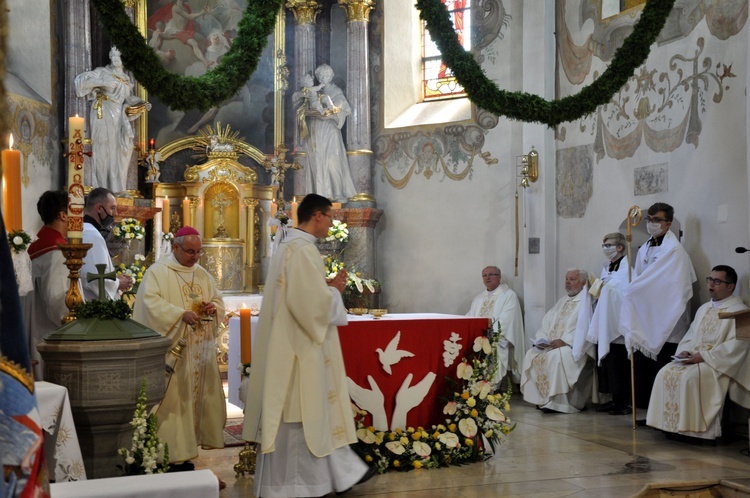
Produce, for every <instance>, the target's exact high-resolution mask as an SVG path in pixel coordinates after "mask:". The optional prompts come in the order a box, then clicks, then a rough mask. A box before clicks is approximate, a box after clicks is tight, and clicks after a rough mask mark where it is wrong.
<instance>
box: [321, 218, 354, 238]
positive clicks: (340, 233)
mask: <svg viewBox="0 0 750 498" xmlns="http://www.w3.org/2000/svg"><path fill="white" fill-rule="evenodd" d="M323 240H325V241H326V242H333V241H339V242H343V243H346V242H348V241H349V229H348V228H346V223H342V222H340V221H339V220H333V226H332V227H331V228H329V229H328V235H326V238H325V239H323Z"/></svg>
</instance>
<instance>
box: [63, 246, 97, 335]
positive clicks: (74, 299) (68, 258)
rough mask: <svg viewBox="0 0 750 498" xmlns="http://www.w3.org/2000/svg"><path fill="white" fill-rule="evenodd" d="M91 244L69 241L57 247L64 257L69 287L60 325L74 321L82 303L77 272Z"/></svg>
mask: <svg viewBox="0 0 750 498" xmlns="http://www.w3.org/2000/svg"><path fill="white" fill-rule="evenodd" d="M91 246H92V244H82V243H81V242H80V240H74V239H71V241H70V242H68V243H67V244H59V245H58V246H57V247H59V248H60V250H61V251H62V253H63V256H65V266H67V267H68V270H70V273H69V274H68V279H70V287H68V292H67V293H66V294H65V306H67V307H68V314H67V315H65V316H64V317H63V319H62V325H65V324H67V323H70V322H72V321H73V320H75V319H76V311H75V310H76V308H77V307H78V305H79V304H81V303H82V302H83V296H82V295H81V291H80V288H79V286H78V281H79V280H80V279H81V276H80V274H79V273H78V271H79V270H80V269H81V267H82V266H83V258H84V257H86V253H87V252H88V251H89V249H91Z"/></svg>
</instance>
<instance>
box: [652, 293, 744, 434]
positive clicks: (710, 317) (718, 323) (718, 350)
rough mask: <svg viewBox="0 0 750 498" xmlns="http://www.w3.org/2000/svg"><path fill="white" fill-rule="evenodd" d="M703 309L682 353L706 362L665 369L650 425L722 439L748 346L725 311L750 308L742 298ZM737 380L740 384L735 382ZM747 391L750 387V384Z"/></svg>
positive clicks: (659, 377) (654, 394)
mask: <svg viewBox="0 0 750 498" xmlns="http://www.w3.org/2000/svg"><path fill="white" fill-rule="evenodd" d="M713 304H714V303H713V302H708V303H706V304H704V305H703V306H701V307H700V308H699V309H698V313H696V315H695V320H693V323H692V325H691V326H690V329H689V330H688V332H687V334H686V335H685V337H684V339H683V340H682V341H681V342H680V344H679V345H678V346H677V352H678V353H680V352H682V351H688V352H690V353H700V354H701V356H702V357H703V359H704V361H703V362H702V363H694V364H685V363H681V362H672V363H670V364H668V365H666V366H665V367H664V368H662V369H661V370H659V373H658V374H657V376H656V382H655V383H654V389H653V391H652V392H651V400H650V401H649V404H648V415H647V417H646V423H647V424H648V425H650V426H652V427H656V428H657V429H661V430H663V431H667V432H675V433H681V434H685V435H689V436H693V437H702V438H706V439H715V438H717V437H719V436H721V423H720V421H719V419H720V417H721V410H722V408H723V406H724V399H725V397H726V394H727V389H728V388H729V384H730V383H731V382H734V380H736V379H737V376H738V372H739V371H740V369H741V367H742V365H743V363H744V362H745V359H746V356H747V351H748V346H750V343H748V342H747V341H741V340H737V339H736V337H735V323H734V320H733V319H725V320H721V319H719V317H718V315H719V312H720V311H726V312H735V311H741V310H743V309H747V306H745V304H744V303H743V302H742V300H741V299H740V298H738V297H735V296H731V297H728V298H727V299H725V300H724V301H722V302H721V303H718V305H717V306H716V307H715V306H713ZM733 379H734V380H733ZM744 382H745V385H744V389H748V388H750V384H748V383H747V379H745V380H744Z"/></svg>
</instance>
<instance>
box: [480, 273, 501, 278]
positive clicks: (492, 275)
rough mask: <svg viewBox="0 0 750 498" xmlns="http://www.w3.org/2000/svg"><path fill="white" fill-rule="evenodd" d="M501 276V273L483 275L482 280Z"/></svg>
mask: <svg viewBox="0 0 750 498" xmlns="http://www.w3.org/2000/svg"><path fill="white" fill-rule="evenodd" d="M499 276H500V274H499V273H482V278H487V277H499Z"/></svg>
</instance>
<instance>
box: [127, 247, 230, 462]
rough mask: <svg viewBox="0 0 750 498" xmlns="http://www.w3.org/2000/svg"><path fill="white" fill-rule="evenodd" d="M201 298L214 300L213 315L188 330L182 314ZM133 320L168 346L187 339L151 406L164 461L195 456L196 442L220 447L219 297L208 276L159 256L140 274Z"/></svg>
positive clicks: (221, 312) (223, 410) (223, 406)
mask: <svg viewBox="0 0 750 498" xmlns="http://www.w3.org/2000/svg"><path fill="white" fill-rule="evenodd" d="M201 301H204V302H213V303H214V304H216V316H215V317H214V318H213V319H212V320H211V321H204V322H201V324H200V325H199V326H197V327H196V328H195V329H193V328H192V327H190V326H189V325H187V324H186V323H185V322H183V321H182V315H183V313H185V311H187V310H193V311H195V309H194V308H193V304H194V303H197V304H198V305H200V303H201ZM199 314H200V313H199ZM133 319H134V320H135V321H137V322H140V323H142V324H144V325H146V326H147V327H150V328H152V329H153V330H155V331H156V332H158V333H160V334H161V335H164V336H167V337H169V338H170V339H172V347H174V346H175V345H177V342H178V341H179V340H180V339H181V338H183V337H185V338H186V339H187V346H185V348H184V349H183V350H182V358H181V359H180V360H178V361H177V364H176V365H175V371H174V373H173V374H172V376H171V377H170V379H169V382H168V384H167V390H166V393H165V395H164V399H163V400H162V402H161V403H159V404H158V405H157V406H156V407H155V408H154V410H155V412H156V416H157V417H158V419H159V420H158V433H159V438H161V440H162V441H163V442H164V443H167V444H168V445H169V460H170V461H171V462H183V461H186V460H190V459H192V458H195V457H197V456H198V446H201V447H203V448H223V447H224V424H225V423H226V418H227V414H226V403H225V400H224V390H223V388H222V385H221V377H220V375H219V365H218V362H217V359H216V337H217V332H218V326H219V323H221V321H222V320H223V319H224V302H223V300H222V298H221V293H220V292H219V289H218V287H217V286H216V282H215V281H214V279H213V277H212V276H211V275H210V274H209V273H208V272H207V271H206V270H205V269H204V268H203V267H201V266H199V265H197V264H196V265H195V266H192V267H186V266H182V265H181V264H180V263H178V262H177V260H176V259H175V257H174V255H173V254H169V255H166V256H164V257H162V258H161V259H160V260H159V261H158V262H156V263H154V264H153V265H151V267H149V269H148V270H147V271H146V274H145V275H144V276H143V281H142V282H141V285H140V287H139V288H138V294H137V296H136V300H135V305H134V307H133ZM167 354H169V353H167Z"/></svg>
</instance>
